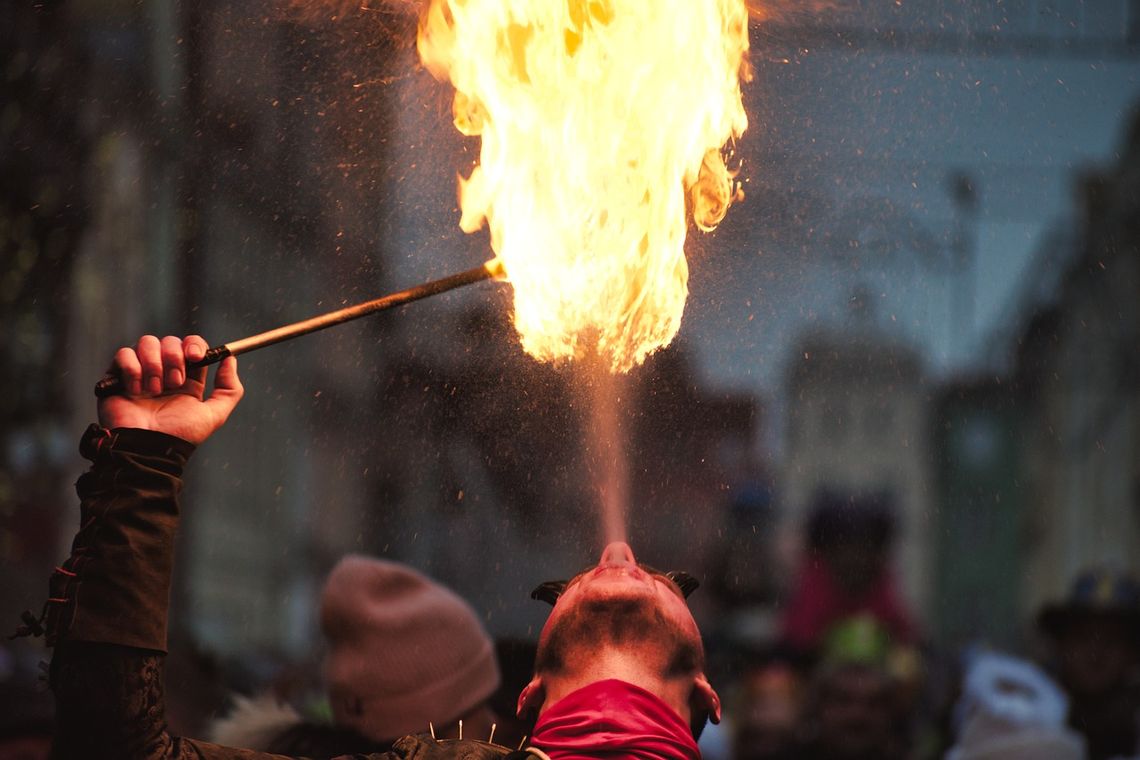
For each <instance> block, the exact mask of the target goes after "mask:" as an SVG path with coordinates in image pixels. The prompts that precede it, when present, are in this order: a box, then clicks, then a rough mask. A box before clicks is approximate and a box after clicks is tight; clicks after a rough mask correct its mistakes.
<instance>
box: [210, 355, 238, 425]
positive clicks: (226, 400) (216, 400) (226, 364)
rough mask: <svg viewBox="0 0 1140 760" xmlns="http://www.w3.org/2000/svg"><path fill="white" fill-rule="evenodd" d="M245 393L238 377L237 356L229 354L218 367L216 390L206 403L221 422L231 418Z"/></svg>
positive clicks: (215, 380) (215, 378) (215, 381)
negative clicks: (231, 413)
mask: <svg viewBox="0 0 1140 760" xmlns="http://www.w3.org/2000/svg"><path fill="white" fill-rule="evenodd" d="M244 393H245V388H244V387H243V386H242V384H241V378H239V377H238V371H237V358H236V357H233V356H227V357H226V358H225V359H223V360H222V363H221V365H220V366H219V367H218V374H217V375H216V376H215V377H214V390H213V391H211V393H210V396H209V398H207V399H206V400H205V404H206V405H207V406H208V407H210V409H211V410H212V411H213V412H214V414H216V415H217V419H218V423H219V424H221V423H223V422H225V421H226V419H228V418H229V416H230V412H232V411H233V410H234V407H236V406H237V404H238V402H239V401H241V397H242V395H243V394H244Z"/></svg>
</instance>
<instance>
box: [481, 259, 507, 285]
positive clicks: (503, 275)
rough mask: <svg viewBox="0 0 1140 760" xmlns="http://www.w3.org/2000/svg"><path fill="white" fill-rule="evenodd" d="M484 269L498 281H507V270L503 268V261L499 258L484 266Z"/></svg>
mask: <svg viewBox="0 0 1140 760" xmlns="http://www.w3.org/2000/svg"><path fill="white" fill-rule="evenodd" d="M483 268H484V269H486V270H487V271H488V272H489V273H490V275H491V276H492V277H494V278H495V279H496V280H505V279H507V268H506V267H504V266H503V260H502V259H500V258H499V257H498V256H496V257H495V258H493V259H491V260H490V261H488V262H487V263H486V264H484V265H483Z"/></svg>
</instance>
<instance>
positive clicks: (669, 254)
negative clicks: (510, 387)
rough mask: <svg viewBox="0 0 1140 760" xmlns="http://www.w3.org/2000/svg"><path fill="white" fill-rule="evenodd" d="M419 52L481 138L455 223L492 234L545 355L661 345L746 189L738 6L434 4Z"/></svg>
mask: <svg viewBox="0 0 1140 760" xmlns="http://www.w3.org/2000/svg"><path fill="white" fill-rule="evenodd" d="M418 44H419V53H420V57H421V59H422V60H423V63H424V65H425V66H426V67H427V68H428V70H429V71H431V72H432V74H433V75H435V76H436V77H437V78H439V79H441V80H442V79H445V78H446V79H449V80H450V81H451V83H452V84H453V85H454V86H455V90H456V92H455V100H454V116H455V125H456V127H457V128H458V129H459V130H460V131H461V132H462V133H463V134H466V135H481V136H482V150H481V154H480V163H479V165H478V166H476V167H475V168H474V170H473V171H472V172H471V175H470V176H469V177H468V178H466V179H462V178H461V179H460V205H461V207H462V219H461V220H460V226H461V227H462V229H463V230H465V231H467V232H473V231H475V230H477V229H479V228H480V227H482V225H483V222H484V220H486V222H487V224H488V225H489V226H490V231H491V245H492V247H493V248H494V249H495V252H496V253H497V254H498V256H499V258H500V260H501V261H502V263H503V265H504V267H505V269H506V273H507V276H508V278H509V279H510V281H511V283H512V285H513V286H514V292H515V299H514V306H515V326H516V327H517V329H518V332H519V334H520V337H521V339H522V344H523V347H524V348H525V350H526V351H527V352H528V353H530V354H531V355H533V356H535V357H536V358H538V359H543V360H552V359H558V358H564V357H581V356H584V355H587V354H589V353H592V352H596V353H597V355H598V356H599V357H600V358H601V360H602V361H603V362H604V363H606V364H607V365H608V366H610V367H611V369H613V370H614V371H626V370H628V369H630V368H631V367H633V366H634V365H636V364H638V363H640V362H641V361H642V360H644V359H645V357H646V356H647V355H648V354H649V353H651V352H652V351H654V350H656V349H658V348H660V347H662V346H665V345H667V344H668V343H669V341H671V340H672V339H673V336H674V335H676V333H677V329H678V328H679V327H680V324H681V314H682V312H683V311H684V305H685V297H686V295H687V293H688V265H687V263H686V261H685V252H684V243H685V232H686V227H687V217H686V213H687V209H688V210H689V211H691V213H692V215H693V220H694V222H695V223H696V225H697V226H698V227H700V228H701V229H703V230H710V229H712V228H713V227H715V226H716V224H717V223H719V222H720V220H721V219H722V218H723V217H724V214H725V212H726V211H727V209H728V206H729V204H730V203H731V202H732V200H733V199H734V196H736V195H737V194H738V193H739V188H738V186H737V185H736V183H735V180H734V178H733V175H732V174H731V173H730V172H729V171H728V169H727V168H726V166H725V161H724V153H725V151H726V150H728V149H729V148H730V146H729V145H728V144H729V143H730V141H731V140H733V139H734V138H736V137H738V136H739V135H740V134H741V133H742V132H743V131H744V129H745V127H746V126H747V117H746V116H745V113H744V107H743V104H742V102H741V93H740V77H741V75H742V74H743V73H745V71H746V66H747V63H746V58H745V55H746V52H747V49H748V10H747V8H746V7H745V2H744V0H431V3H430V5H429V6H428V7H427V8H426V10H425V12H424V15H423V17H422V18H421V22H420V32H419V40H418Z"/></svg>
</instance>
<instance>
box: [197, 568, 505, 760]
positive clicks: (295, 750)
mask: <svg viewBox="0 0 1140 760" xmlns="http://www.w3.org/2000/svg"><path fill="white" fill-rule="evenodd" d="M320 625H321V633H322V634H323V636H324V639H325V644H326V650H327V654H326V655H325V659H324V667H323V671H324V679H325V684H326V687H327V692H328V702H329V705H330V707H331V709H332V717H333V723H332V725H329V724H326V723H319V722H314V721H307V720H305V719H304V718H302V717H301V716H300V715H299V714H298V713H296V712H295V711H293V710H291V709H290V708H289V707H288V706H282V705H279V704H277V702H276V700H274V699H272V698H271V697H262V698H259V699H253V700H249V699H240V700H237V701H236V708H237V709H235V711H234V712H233V713H232V714H231V715H229V716H227V717H226V718H225V719H223V720H221V721H218V722H217V723H216V724H215V725H214V727H213V730H212V731H211V739H212V740H213V741H216V742H218V743H219V744H233V745H238V746H242V747H246V748H249V749H258V750H263V751H267V752H277V753H287V754H330V753H331V754H342V753H343V754H348V753H359V752H378V751H383V750H387V749H389V748H390V747H391V745H392V742H393V741H395V740H396V739H398V738H399V737H401V736H404V735H406V734H415V733H419V732H421V731H426V730H429V727H430V728H431V729H433V730H435V731H436V732H437V733H438V735H440V736H457V735H458V728H459V721H461V720H462V721H463V725H464V732H465V734H466V735H467V736H472V737H490V735H491V730H492V726H494V725H496V722H497V717H496V715H495V713H494V712H493V711H492V709H491V708H490V706H489V705H488V699H489V698H490V697H491V696H492V695H493V694H494V693H495V690H496V689H497V688H498V687H499V683H500V677H499V667H498V664H497V662H496V659H495V651H494V644H493V642H492V641H491V637H490V636H488V635H487V632H486V631H485V630H484V628H483V626H482V624H481V623H480V622H479V618H478V617H477V616H476V614H475V611H474V610H473V609H471V606H470V605H469V604H467V602H465V601H464V600H463V599H462V598H460V597H459V596H458V595H457V594H456V593H455V592H453V591H452V590H450V589H448V588H446V587H445V586H442V585H440V584H439V583H436V582H435V581H433V580H432V579H431V578H428V577H427V576H425V575H423V574H422V573H420V572H418V571H416V570H415V569H413V568H411V567H409V566H407V565H404V564H401V563H399V562H392V561H389V560H383V559H375V558H372V557H366V556H363V555H359V554H354V555H350V556H347V557H345V558H343V559H342V560H341V561H340V562H338V563H337V565H336V566H335V567H334V568H333V570H332V572H331V573H329V576H328V579H327V580H326V581H325V585H324V589H323V591H322V593H321V600H320ZM274 716H276V718H274Z"/></svg>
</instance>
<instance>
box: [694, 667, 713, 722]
mask: <svg viewBox="0 0 1140 760" xmlns="http://www.w3.org/2000/svg"><path fill="white" fill-rule="evenodd" d="M689 706H690V708H691V709H692V712H693V714H694V715H696V714H697V713H699V712H703V713H707V714H708V716H709V720H711V721H712V722H713V723H720V697H719V696H718V695H717V693H716V690H715V689H714V688H713V687H712V684H711V683H709V679H708V678H706V677H705V674H704V673H698V674H697V676H696V678H694V679H693V693H692V695H691V696H690V697H689Z"/></svg>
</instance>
